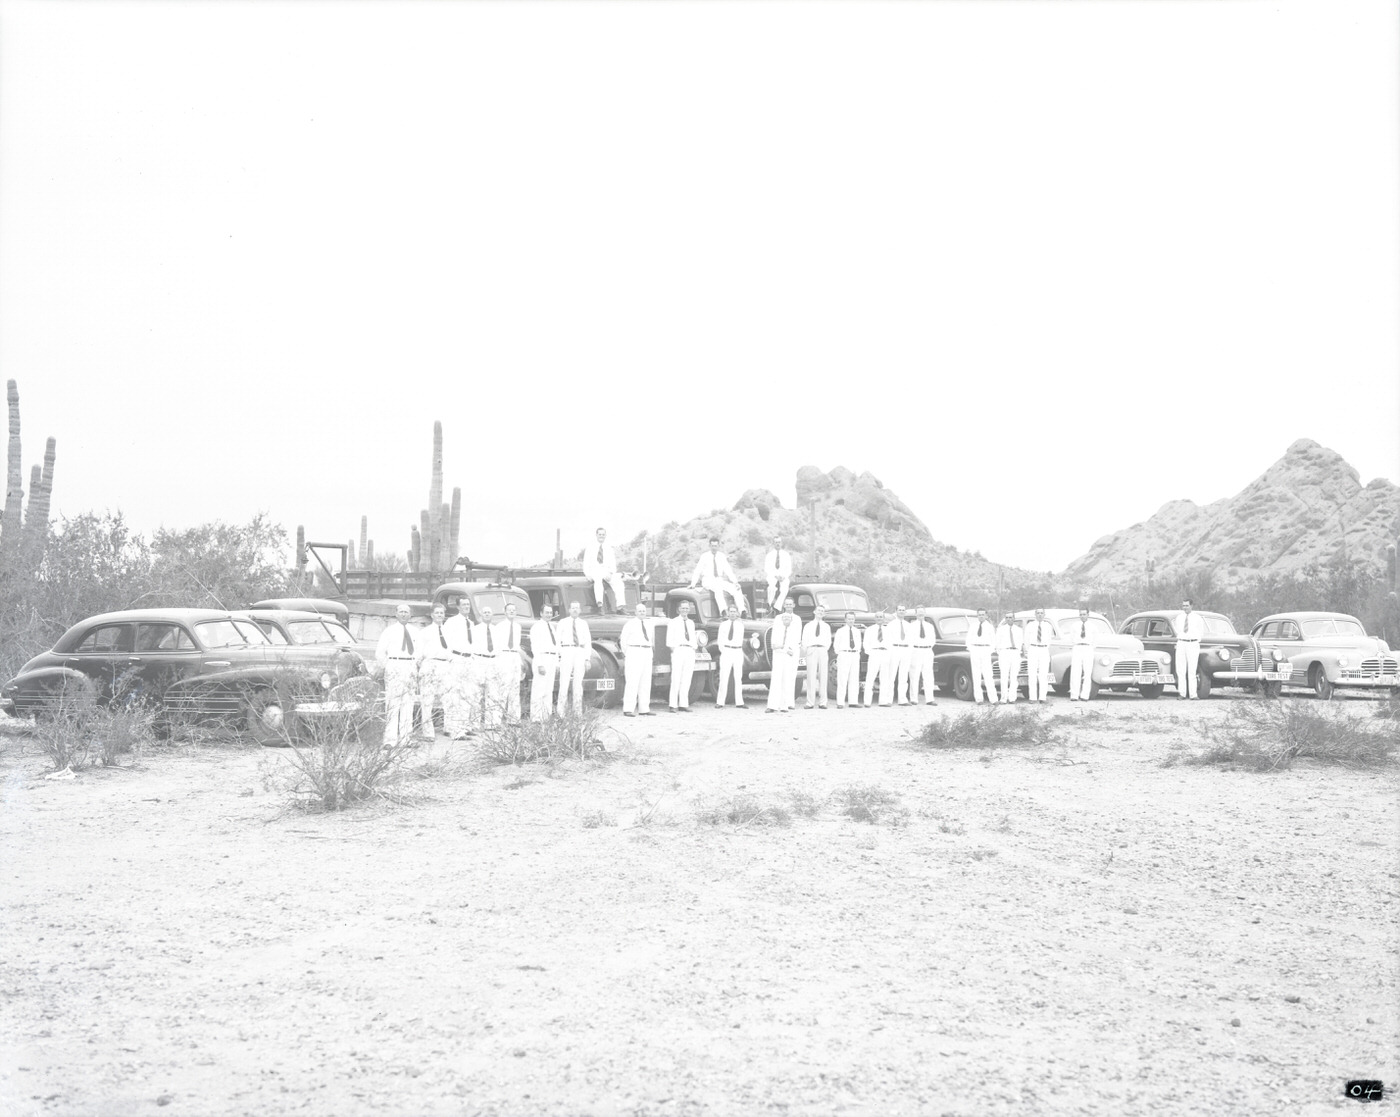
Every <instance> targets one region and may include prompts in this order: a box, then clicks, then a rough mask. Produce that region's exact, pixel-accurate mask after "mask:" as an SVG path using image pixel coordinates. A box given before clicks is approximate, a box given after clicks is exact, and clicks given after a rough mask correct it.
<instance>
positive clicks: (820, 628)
mask: <svg viewBox="0 0 1400 1117" xmlns="http://www.w3.org/2000/svg"><path fill="white" fill-rule="evenodd" d="M802 647H803V649H804V650H805V649H807V648H820V649H821V650H822V651H823V652H825V651H826V649H827V648H829V647H831V625H829V624H827V623H826V621H819V620H810V621H808V622H807V623H806V624H804V625H803V626H802Z"/></svg>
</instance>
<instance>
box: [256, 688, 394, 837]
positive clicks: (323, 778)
mask: <svg viewBox="0 0 1400 1117" xmlns="http://www.w3.org/2000/svg"><path fill="white" fill-rule="evenodd" d="M282 743H283V744H284V745H285V746H286V748H287V753H286V759H287V765H288V767H289V768H290V771H289V772H288V770H287V768H282V769H281V770H280V771H281V774H280V775H277V774H274V775H272V776H270V777H269V779H268V781H267V782H268V783H269V785H270V786H271V787H273V788H274V789H276V790H279V791H282V792H284V793H285V794H287V795H288V796H289V797H290V799H291V801H292V803H293V804H294V805H296V806H300V807H306V808H310V809H320V810H326V811H338V810H344V809H345V808H346V807H351V806H354V805H355V804H356V803H362V802H364V801H366V800H368V799H374V798H388V797H391V796H392V794H393V791H394V789H395V788H396V787H397V786H398V784H399V783H400V781H401V780H402V779H403V777H404V775H405V774H406V768H407V763H408V760H409V758H410V757H411V756H412V750H413V749H414V748H415V747H416V743H415V742H414V741H413V740H412V739H407V740H403V741H400V742H398V743H397V744H394V743H390V742H388V741H386V740H385V737H384V717H383V714H382V713H381V712H380V711H379V710H378V708H377V704H376V703H373V702H367V703H363V704H353V703H346V705H345V708H343V709H339V710H331V711H326V712H322V713H320V714H318V715H316V716H314V717H307V716H301V717H298V718H296V719H295V720H294V721H290V722H288V723H287V726H286V728H285V729H284V737H283V742H282Z"/></svg>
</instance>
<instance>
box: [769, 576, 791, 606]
mask: <svg viewBox="0 0 1400 1117" xmlns="http://www.w3.org/2000/svg"><path fill="white" fill-rule="evenodd" d="M787 591H788V580H787V579H786V578H779V579H778V580H777V581H776V582H769V583H768V609H769V611H770V612H773V613H781V612H782V611H783V600H784V599H785V598H786V597H787Z"/></svg>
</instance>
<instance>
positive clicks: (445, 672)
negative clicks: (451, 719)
mask: <svg viewBox="0 0 1400 1117" xmlns="http://www.w3.org/2000/svg"><path fill="white" fill-rule="evenodd" d="M456 683H457V679H456V673H455V669H454V667H453V664H452V662H451V661H450V660H446V659H424V660H423V661H422V662H421V663H420V664H419V665H418V706H419V709H421V710H422V711H423V724H422V726H421V727H420V728H421V730H422V733H423V736H425V737H435V736H436V735H437V733H436V731H435V729H434V727H433V710H434V708H435V707H437V706H441V707H442V725H443V728H444V729H446V728H447V722H448V716H447V709H448V703H449V702H451V697H450V696H451V694H452V691H453V689H454V688H455V687H456Z"/></svg>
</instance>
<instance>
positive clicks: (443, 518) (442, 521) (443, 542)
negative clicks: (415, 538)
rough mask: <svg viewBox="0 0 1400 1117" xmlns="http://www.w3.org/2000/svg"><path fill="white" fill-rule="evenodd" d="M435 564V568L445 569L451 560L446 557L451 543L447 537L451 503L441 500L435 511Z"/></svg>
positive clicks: (450, 518)
mask: <svg viewBox="0 0 1400 1117" xmlns="http://www.w3.org/2000/svg"><path fill="white" fill-rule="evenodd" d="M435 514H436V516H437V565H436V566H435V567H434V569H435V570H446V569H447V568H448V567H449V566H451V565H452V560H451V559H450V558H448V557H447V552H448V549H449V546H450V543H451V540H450V539H449V538H448V530H449V528H450V527H451V525H452V505H450V504H448V503H447V502H446V501H443V502H442V503H441V504H440V505H438V509H437V512H436V513H435Z"/></svg>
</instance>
